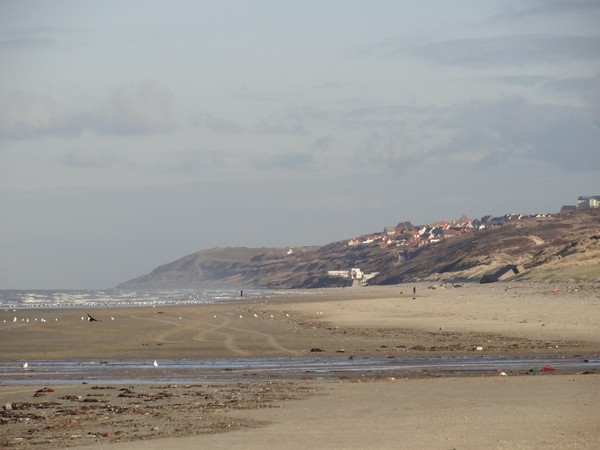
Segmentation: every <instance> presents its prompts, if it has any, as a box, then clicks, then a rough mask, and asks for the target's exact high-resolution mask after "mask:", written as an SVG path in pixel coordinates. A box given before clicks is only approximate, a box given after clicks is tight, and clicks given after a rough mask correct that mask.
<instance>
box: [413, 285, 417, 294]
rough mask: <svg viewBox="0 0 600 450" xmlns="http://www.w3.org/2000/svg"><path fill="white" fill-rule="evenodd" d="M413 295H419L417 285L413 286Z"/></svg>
mask: <svg viewBox="0 0 600 450" xmlns="http://www.w3.org/2000/svg"><path fill="white" fill-rule="evenodd" d="M413 295H417V287H416V286H413Z"/></svg>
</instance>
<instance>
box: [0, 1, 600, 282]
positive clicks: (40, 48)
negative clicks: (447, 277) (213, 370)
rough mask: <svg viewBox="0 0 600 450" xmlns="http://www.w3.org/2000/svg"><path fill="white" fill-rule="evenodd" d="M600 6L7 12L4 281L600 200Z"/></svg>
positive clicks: (68, 277) (0, 200) (123, 268)
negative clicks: (406, 223)
mask: <svg viewBox="0 0 600 450" xmlns="http://www.w3.org/2000/svg"><path fill="white" fill-rule="evenodd" d="M599 23H600V0H544V1H540V0H515V1H511V0H497V1H495V0H489V1H485V2H482V1H479V0H456V1H452V2H448V1H443V0H440V1H435V0H430V1H421V2H414V1H401V0H378V1H376V2H372V1H370V2H368V1H366V0H361V1H359V0H326V1H323V0H318V1H317V0H306V1H301V2H300V1H291V0H271V1H266V0H220V1H216V0H215V1H196V0H194V1H192V0H190V1H185V0H181V1H148V0H144V1H142V0H139V1H134V0H116V1H115V0H103V1H81V0H74V1H66V0H53V1H31V0H21V1H8V0H0V289H80V288H110V287H113V286H116V285H117V284H118V283H120V282H123V281H126V280H129V279H131V278H134V277H136V276H139V275H142V274H145V273H149V272H150V271H152V270H153V269H154V268H156V267H157V266H159V265H161V264H164V263H168V262H170V261H174V260H176V259H178V258H180V257H183V256H185V255H187V254H190V253H193V252H195V251H199V250H202V249H207V248H212V247H228V246H244V247H286V246H301V245H321V244H326V243H329V242H333V241H339V240H343V239H349V238H352V237H354V236H358V235H361V234H366V233H370V232H375V231H381V230H383V228H384V227H386V226H394V225H396V224H397V223H399V222H401V221H406V220H409V221H412V222H413V223H414V224H425V223H428V222H432V221H437V220H447V219H457V218H459V217H460V216H461V215H462V214H466V215H467V216H469V217H472V218H476V217H481V216H483V215H487V214H494V215H501V214H505V213H511V212H514V213H519V212H522V213H536V212H557V211H559V209H560V207H561V206H562V205H565V204H576V202H577V197H578V196H580V195H600V26H599V25H598V24H599Z"/></svg>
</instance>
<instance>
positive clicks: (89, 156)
mask: <svg viewBox="0 0 600 450" xmlns="http://www.w3.org/2000/svg"><path fill="white" fill-rule="evenodd" d="M61 162H62V163H63V164H65V165H67V166H71V167H76V168H80V169H108V168H112V167H115V166H116V165H117V163H118V158H117V156H116V155H115V154H114V153H113V152H110V151H91V150H85V149H78V150H71V151H69V152H67V153H65V155H64V156H63V157H62V159H61Z"/></svg>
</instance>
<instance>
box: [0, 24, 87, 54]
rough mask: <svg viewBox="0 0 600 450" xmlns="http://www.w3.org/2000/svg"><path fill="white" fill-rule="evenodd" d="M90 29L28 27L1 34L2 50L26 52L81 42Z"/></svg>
mask: <svg viewBox="0 0 600 450" xmlns="http://www.w3.org/2000/svg"><path fill="white" fill-rule="evenodd" d="M89 32H91V29H89V28H77V27H28V28H16V29H12V30H3V31H2V32H0V50H10V49H16V50H25V49H37V48H45V47H50V46H54V45H58V44H61V43H64V42H69V41H71V40H73V39H75V40H79V39H81V38H82V37H83V36H85V35H86V34H89Z"/></svg>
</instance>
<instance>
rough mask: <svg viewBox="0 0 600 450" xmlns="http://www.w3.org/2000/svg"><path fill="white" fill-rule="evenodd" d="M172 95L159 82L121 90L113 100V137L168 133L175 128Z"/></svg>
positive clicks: (129, 86)
mask: <svg viewBox="0 0 600 450" xmlns="http://www.w3.org/2000/svg"><path fill="white" fill-rule="evenodd" d="M171 101H172V95H171V92H170V91H169V90H168V89H167V88H166V87H164V86H163V85H161V84H160V83H158V82H156V81H141V82H138V83H134V84H130V85H128V86H124V87H121V88H119V89H117V90H116V91H115V92H114V94H113V96H112V99H111V103H110V106H111V109H110V112H109V120H108V122H107V127H106V131H107V132H108V133H110V134H112V133H116V134H123V135H132V134H148V133H151V134H152V133H164V132H168V131H171V130H173V129H174V128H175V122H174V120H173V117H172V113H171Z"/></svg>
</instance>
